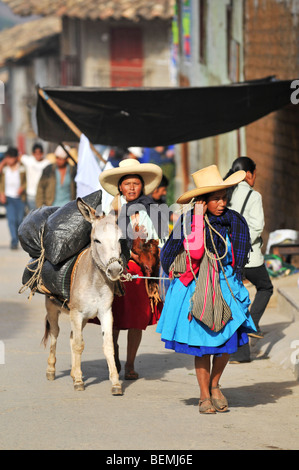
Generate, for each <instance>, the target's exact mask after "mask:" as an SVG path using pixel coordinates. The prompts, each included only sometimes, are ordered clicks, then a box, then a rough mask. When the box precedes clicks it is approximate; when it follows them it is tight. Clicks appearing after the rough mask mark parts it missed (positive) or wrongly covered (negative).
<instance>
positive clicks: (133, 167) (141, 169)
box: [100, 158, 162, 196]
mask: <svg viewBox="0 0 299 470" xmlns="http://www.w3.org/2000/svg"><path fill="white" fill-rule="evenodd" d="M129 175H140V176H141V177H142V179H143V181H144V188H143V192H144V194H151V193H152V192H153V191H154V189H156V187H157V186H158V185H159V183H160V181H161V179H162V169H161V168H160V167H159V166H158V165H155V164H154V163H140V162H139V161H138V160H135V159H134V158H127V159H126V160H122V161H121V162H120V164H119V166H118V167H117V168H112V169H111V170H104V171H102V173H101V174H100V183H101V185H102V186H103V188H104V189H105V190H106V191H107V192H108V193H109V194H112V196H116V195H117V194H118V192H119V191H118V182H119V180H120V178H122V177H123V176H129Z"/></svg>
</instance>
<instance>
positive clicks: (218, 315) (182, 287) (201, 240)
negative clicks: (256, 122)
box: [157, 165, 255, 414]
mask: <svg viewBox="0 0 299 470" xmlns="http://www.w3.org/2000/svg"><path fill="white" fill-rule="evenodd" d="M192 177H193V180H194V183H195V189H192V190H190V191H187V192H186V193H184V194H183V195H182V196H181V197H180V198H179V199H178V201H177V202H178V203H181V204H189V203H191V204H189V208H190V209H191V211H189V212H188V211H187V210H185V211H184V213H183V215H182V216H181V217H180V219H179V220H178V222H177V224H176V226H175V228H174V230H173V233H172V234H171V236H170V237H169V240H168V241H167V242H166V244H165V245H164V247H163V248H162V251H161V263H162V266H163V269H164V271H165V272H170V271H172V272H171V276H172V277H173V281H172V282H171V286H170V288H169V289H168V292H167V295H166V299H165V304H164V308H163V311H162V314H161V318H160V320H159V324H158V327H157V331H158V332H159V333H161V339H162V340H163V341H164V342H165V347H166V348H168V349H174V350H175V351H176V352H180V353H186V354H191V355H194V356H195V370H196V376H197V380H198V384H199V387H200V401H199V411H200V413H208V414H210V413H213V414H214V413H215V412H216V411H219V412H224V411H227V409H228V403H227V400H226V398H225V397H224V395H223V394H222V392H221V391H220V388H219V380H220V377H221V375H222V373H223V371H224V369H225V367H226V364H227V363H228V359H229V354H231V353H233V352H235V351H236V350H237V348H238V345H241V344H245V343H246V342H247V341H248V337H247V333H248V332H250V331H253V330H254V329H255V327H254V323H253V321H252V319H251V317H250V314H249V312H248V306H249V304H250V301H249V295H248V291H247V289H246V288H245V287H244V286H243V283H242V273H241V271H242V268H243V266H244V265H245V264H246V261H247V259H248V253H249V251H250V246H251V245H250V237H249V230H248V226H247V223H246V221H245V219H244V218H243V217H242V216H240V215H239V214H238V213H236V212H235V211H233V210H230V209H227V207H226V188H229V187H231V186H234V185H236V184H238V183H239V182H240V181H242V180H243V179H244V178H245V172H244V171H239V172H236V173H234V174H233V175H232V176H231V177H229V178H227V179H226V180H223V179H222V178H221V176H220V174H219V171H218V168H217V167H216V166H215V165H212V166H209V167H207V168H203V169H202V170H199V171H197V172H195V173H194V174H193V175H192ZM185 207H186V206H185ZM187 207H188V206H187ZM187 207H186V209H187ZM211 356H213V361H212V364H211Z"/></svg>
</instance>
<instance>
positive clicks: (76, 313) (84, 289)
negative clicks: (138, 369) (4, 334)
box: [43, 198, 123, 395]
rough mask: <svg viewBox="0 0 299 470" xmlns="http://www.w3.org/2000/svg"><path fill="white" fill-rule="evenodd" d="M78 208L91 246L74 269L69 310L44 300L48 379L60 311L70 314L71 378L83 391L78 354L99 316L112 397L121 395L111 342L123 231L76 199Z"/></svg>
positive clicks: (51, 373)
mask: <svg viewBox="0 0 299 470" xmlns="http://www.w3.org/2000/svg"><path fill="white" fill-rule="evenodd" d="M77 206H78V209H79V210H80V212H81V214H82V215H83V217H84V218H85V219H86V220H87V221H88V222H90V223H91V225H92V230H91V236H90V240H91V244H90V246H89V247H88V248H87V249H86V250H85V251H83V252H82V254H81V255H80V258H78V261H77V264H76V266H75V268H74V271H73V275H72V282H71V290H70V299H69V303H68V306H69V310H66V309H65V308H63V307H60V306H58V305H57V304H56V303H55V302H54V301H53V300H51V298H49V297H46V309H47V315H46V331H45V335H44V338H43V340H44V344H45V345H46V342H47V338H48V336H50V339H51V345H50V354H49V357H48V367H47V373H46V375H47V379H48V380H54V378H55V363H56V342H57V337H58V334H59V326H58V317H59V314H60V313H61V312H64V313H69V315H70V321H71V328H72V331H71V339H70V343H71V351H72V369H71V376H72V378H73V381H74V389H75V390H84V382H83V380H82V371H81V355H82V352H83V349H84V341H83V335H82V332H83V328H84V326H85V325H86V323H87V322H88V320H89V319H93V318H96V317H97V316H98V317H99V320H100V323H101V327H102V334H103V350H104V355H105V357H106V360H107V363H108V368H109V377H110V381H111V383H112V394H113V395H122V387H121V385H120V383H119V375H118V372H117V369H116V366H115V359H114V348H113V339H112V325H113V317H112V308H111V306H112V301H113V296H114V288H115V284H116V281H117V280H118V279H119V278H120V276H121V274H122V272H123V263H122V260H121V258H120V254H121V247H120V238H121V236H122V232H121V230H120V228H119V227H118V226H117V225H116V223H115V218H114V217H113V216H112V215H108V216H104V215H102V216H98V215H96V211H95V210H94V209H93V208H91V207H90V206H89V205H88V204H86V203H85V202H84V201H83V200H82V199H80V198H78V199H77Z"/></svg>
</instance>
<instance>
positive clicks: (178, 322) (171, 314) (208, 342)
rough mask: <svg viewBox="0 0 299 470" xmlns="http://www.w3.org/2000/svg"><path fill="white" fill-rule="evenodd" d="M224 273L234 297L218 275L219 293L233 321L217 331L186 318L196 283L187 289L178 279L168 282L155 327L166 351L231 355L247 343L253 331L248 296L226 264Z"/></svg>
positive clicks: (193, 282)
mask: <svg viewBox="0 0 299 470" xmlns="http://www.w3.org/2000/svg"><path fill="white" fill-rule="evenodd" d="M224 270H225V274H226V277H227V280H228V282H229V285H230V287H231V289H232V292H233V294H234V296H232V295H231V292H230V290H229V287H228V285H227V282H226V280H225V278H224V275H223V273H222V272H220V274H219V279H220V286H221V290H222V294H223V297H224V299H225V301H226V302H227V303H228V305H229V307H230V309H231V312H232V319H231V320H229V322H228V323H227V324H226V325H225V326H224V327H223V328H222V329H221V330H220V331H219V332H214V331H212V330H210V329H209V328H208V327H207V326H206V325H204V324H203V323H202V322H200V321H199V320H197V319H196V318H194V317H193V316H192V315H189V313H190V304H191V302H190V301H191V297H192V295H193V293H194V290H195V280H193V281H192V282H191V283H190V284H189V285H188V286H184V285H183V284H182V282H181V281H180V280H179V279H178V278H176V279H174V280H173V281H172V282H171V285H170V287H169V289H168V291H167V294H166V299H165V304H164V308H163V311H162V314H161V317H160V320H159V322H158V326H157V332H158V333H160V334H161V339H162V341H164V342H165V347H166V348H167V349H173V350H174V351H176V352H180V353H185V354H191V355H194V356H203V355H206V354H211V355H221V354H223V353H228V354H232V353H234V352H236V351H237V349H238V347H239V346H242V345H244V344H246V343H248V336H247V333H249V332H251V331H255V326H254V323H253V321H252V318H251V316H250V314H249V311H248V307H249V305H250V300H249V294H248V291H247V289H246V288H245V286H244V285H243V283H242V282H240V281H239V280H238V279H237V278H236V276H235V274H234V273H233V269H232V267H231V265H226V266H225V267H224Z"/></svg>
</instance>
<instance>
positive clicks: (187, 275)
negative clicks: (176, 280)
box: [180, 215, 205, 286]
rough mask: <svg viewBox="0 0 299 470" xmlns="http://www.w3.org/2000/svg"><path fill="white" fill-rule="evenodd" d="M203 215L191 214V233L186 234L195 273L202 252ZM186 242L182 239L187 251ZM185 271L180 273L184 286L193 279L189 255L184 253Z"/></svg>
mask: <svg viewBox="0 0 299 470" xmlns="http://www.w3.org/2000/svg"><path fill="white" fill-rule="evenodd" d="M203 227H204V223H203V216H202V215H193V219H192V224H191V233H190V235H188V237H187V238H188V244H189V252H190V257H191V264H192V269H193V271H194V274H195V275H196V274H197V273H198V270H199V266H200V260H201V258H202V256H203V254H204V250H205V248H204V239H203ZM188 244H187V242H186V240H184V248H185V251H186V253H187V248H188ZM186 262H187V266H186V272H184V273H183V274H181V276H180V281H181V282H182V283H183V284H184V286H188V284H189V283H190V282H191V281H193V274H192V272H191V269H190V263H189V256H188V255H187V254H186Z"/></svg>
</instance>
